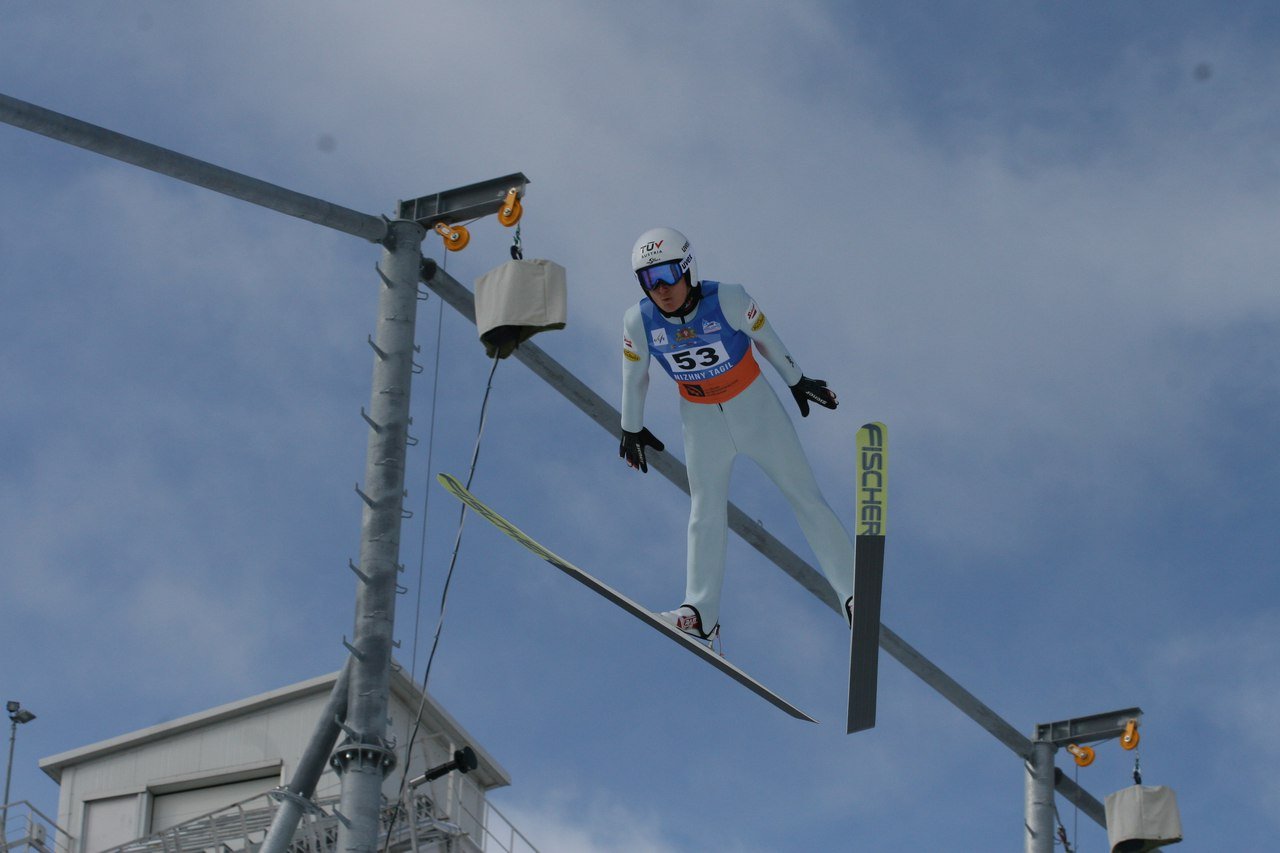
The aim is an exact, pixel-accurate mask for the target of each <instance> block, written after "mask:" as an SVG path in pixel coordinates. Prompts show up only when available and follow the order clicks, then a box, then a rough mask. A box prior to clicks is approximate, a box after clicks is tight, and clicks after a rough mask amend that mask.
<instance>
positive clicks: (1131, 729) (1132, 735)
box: [1120, 720, 1142, 749]
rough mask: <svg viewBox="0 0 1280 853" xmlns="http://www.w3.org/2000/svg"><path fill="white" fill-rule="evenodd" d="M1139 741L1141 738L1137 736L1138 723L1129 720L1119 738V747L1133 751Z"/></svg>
mask: <svg viewBox="0 0 1280 853" xmlns="http://www.w3.org/2000/svg"><path fill="white" fill-rule="evenodd" d="M1140 740H1142V738H1140V737H1139V736H1138V721H1137V720H1130V721H1129V722H1128V723H1126V724H1125V727H1124V734H1122V735H1121V736H1120V745H1121V746H1122V747H1124V748H1125V749H1134V748H1135V747H1137V745H1138V741H1140Z"/></svg>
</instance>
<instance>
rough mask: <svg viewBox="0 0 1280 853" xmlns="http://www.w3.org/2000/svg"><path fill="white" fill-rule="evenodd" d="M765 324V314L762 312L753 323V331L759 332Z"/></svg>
mask: <svg viewBox="0 0 1280 853" xmlns="http://www.w3.org/2000/svg"><path fill="white" fill-rule="evenodd" d="M757 313H759V312H757ZM763 326H764V314H763V313H760V316H758V317H756V321H755V322H754V323H752V324H751V331H753V332H758V331H760V329H761V328H762V327H763Z"/></svg>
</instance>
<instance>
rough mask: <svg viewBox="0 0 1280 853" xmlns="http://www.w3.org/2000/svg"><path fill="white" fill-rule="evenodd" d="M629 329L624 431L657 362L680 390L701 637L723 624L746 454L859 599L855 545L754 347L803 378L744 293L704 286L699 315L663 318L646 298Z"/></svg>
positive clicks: (788, 378)
mask: <svg viewBox="0 0 1280 853" xmlns="http://www.w3.org/2000/svg"><path fill="white" fill-rule="evenodd" d="M725 326H728V328H727V329H726V328H724V327H725ZM622 327H623V353H622V354H623V361H622V428H623V429H624V430H626V431H628V432H639V431H640V430H641V429H642V428H643V425H644V403H645V397H646V395H647V393H648V389H649V359H650V358H651V357H652V358H655V359H657V360H658V362H659V363H660V364H661V365H662V366H663V367H664V368H665V369H666V370H667V372H668V373H669V374H671V376H672V378H673V379H675V380H676V383H677V385H678V386H680V392H681V399H680V418H681V421H682V422H683V425H684V449H685V463H686V465H687V466H688V470H689V491H690V495H691V503H690V509H689V543H688V553H687V558H686V559H687V562H686V586H685V597H684V603H685V604H689V605H692V606H693V607H695V608H697V610H698V613H699V614H700V615H701V617H702V625H703V630H705V631H708V632H710V631H711V629H712V627H713V626H715V625H716V624H718V623H719V621H720V591H721V588H722V586H723V583H724V571H725V546H726V543H727V537H728V500H729V475H730V472H731V469H732V467H733V460H734V457H736V456H737V455H738V454H739V453H741V454H744V455H746V456H748V457H750V458H751V459H753V460H755V462H756V464H758V465H759V466H760V467H761V468H762V469H763V470H764V472H765V474H767V475H768V476H769V478H770V479H771V480H773V482H774V483H775V484H777V486H778V488H779V489H781V490H782V493H783V494H784V495H786V497H787V500H788V501H790V503H791V507H792V509H793V510H794V511H795V514H796V518H797V520H798V521H799V522H800V528H801V530H802V531H803V532H804V535H805V538H806V539H807V540H808V541H809V545H810V547H811V548H812V549H813V551H814V554H815V555H816V556H817V558H818V564H819V565H820V566H821V567H822V571H823V573H824V574H825V575H826V577H827V580H828V581H829V582H830V584H831V586H832V587H833V588H834V589H835V592H836V594H837V595H838V596H839V600H840V601H841V602H842V603H843V602H844V601H846V600H847V599H848V598H849V597H850V596H851V595H852V594H853V567H854V552H853V542H852V541H851V540H850V538H849V534H848V532H847V531H846V530H845V528H844V526H843V525H842V524H841V523H840V520H839V518H837V517H836V514H835V513H834V512H832V510H831V507H830V506H829V505H828V504H827V502H826V500H825V499H824V498H823V496H822V492H821V491H820V490H819V488H818V483H817V481H816V480H815V479H814V476H813V470H812V469H811V468H810V467H809V462H808V460H807V459H806V458H805V455H804V450H803V449H802V448H801V446H800V439H799V437H798V436H797V435H796V431H795V427H794V426H793V425H792V423H791V419H790V418H789V417H788V416H787V413H786V411H785V410H784V409H783V407H782V404H781V403H780V402H779V400H778V397H777V395H776V394H775V393H774V391H773V388H772V386H770V385H769V383H768V381H766V380H765V378H764V377H763V376H761V375H760V369H759V367H758V366H757V364H756V362H755V358H754V355H753V353H752V351H751V350H752V344H754V348H755V349H757V350H759V352H760V354H761V355H763V356H764V357H765V359H766V360H768V362H769V363H770V364H771V365H773V367H774V369H775V370H777V371H778V374H779V375H780V376H781V377H782V379H783V381H784V382H786V383H787V385H788V386H791V385H794V384H795V383H796V382H798V381H799V380H800V378H801V376H802V375H803V374H802V372H801V370H800V368H799V367H798V366H796V363H795V361H794V360H793V359H792V358H791V355H790V353H788V352H787V348H786V347H785V346H783V343H782V340H781V339H780V338H779V337H778V335H777V333H776V332H774V330H773V326H772V325H771V324H770V323H769V322H768V321H767V320H766V319H765V316H764V314H763V312H761V311H760V310H759V308H758V307H757V306H756V304H755V302H754V301H753V300H752V299H751V297H750V296H749V295H748V294H747V292H746V289H745V288H743V287H742V285H739V284H719V283H717V282H714V281H703V282H702V298H701V299H700V300H699V302H698V304H697V306H696V307H695V309H694V311H693V312H692V313H691V314H688V315H684V316H680V317H664V316H663V315H662V313H661V312H660V311H658V310H656V306H654V305H653V302H652V300H650V299H649V298H648V297H645V298H644V299H642V300H641V301H640V303H639V304H637V305H633V306H632V307H631V308H630V309H628V310H627V312H626V314H625V316H624V317H623V321H622Z"/></svg>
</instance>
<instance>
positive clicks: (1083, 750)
mask: <svg viewBox="0 0 1280 853" xmlns="http://www.w3.org/2000/svg"><path fill="white" fill-rule="evenodd" d="M1067 752H1069V753H1071V754H1072V755H1073V756H1074V757H1075V759H1076V765H1077V766H1079V767H1088V766H1089V765H1090V764H1092V763H1093V759H1094V758H1095V757H1096V756H1095V755H1094V752H1093V747H1091V746H1076V745H1075V744H1074V743H1073V744H1071V745H1069V746H1068V747H1067Z"/></svg>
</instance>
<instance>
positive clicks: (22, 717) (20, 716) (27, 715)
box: [0, 699, 36, 844]
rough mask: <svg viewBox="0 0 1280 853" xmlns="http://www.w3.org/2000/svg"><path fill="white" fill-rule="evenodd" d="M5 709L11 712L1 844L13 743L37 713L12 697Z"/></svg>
mask: <svg viewBox="0 0 1280 853" xmlns="http://www.w3.org/2000/svg"><path fill="white" fill-rule="evenodd" d="M4 709H5V710H6V711H8V712H9V763H8V765H7V766H6V767H5V771H4V799H3V800H0V844H4V843H5V830H7V829H8V826H7V824H8V816H9V783H10V782H11V781H13V745H14V742H15V741H16V740H17V739H18V726H19V725H20V724H22V723H29V722H31V721H32V720H34V719H35V718H36V715H35V714H33V713H31V712H30V711H28V710H27V709H26V708H24V707H22V703H21V702H17V701H15V700H13V699H10V700H9V701H8V702H6V703H5V705H4Z"/></svg>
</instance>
